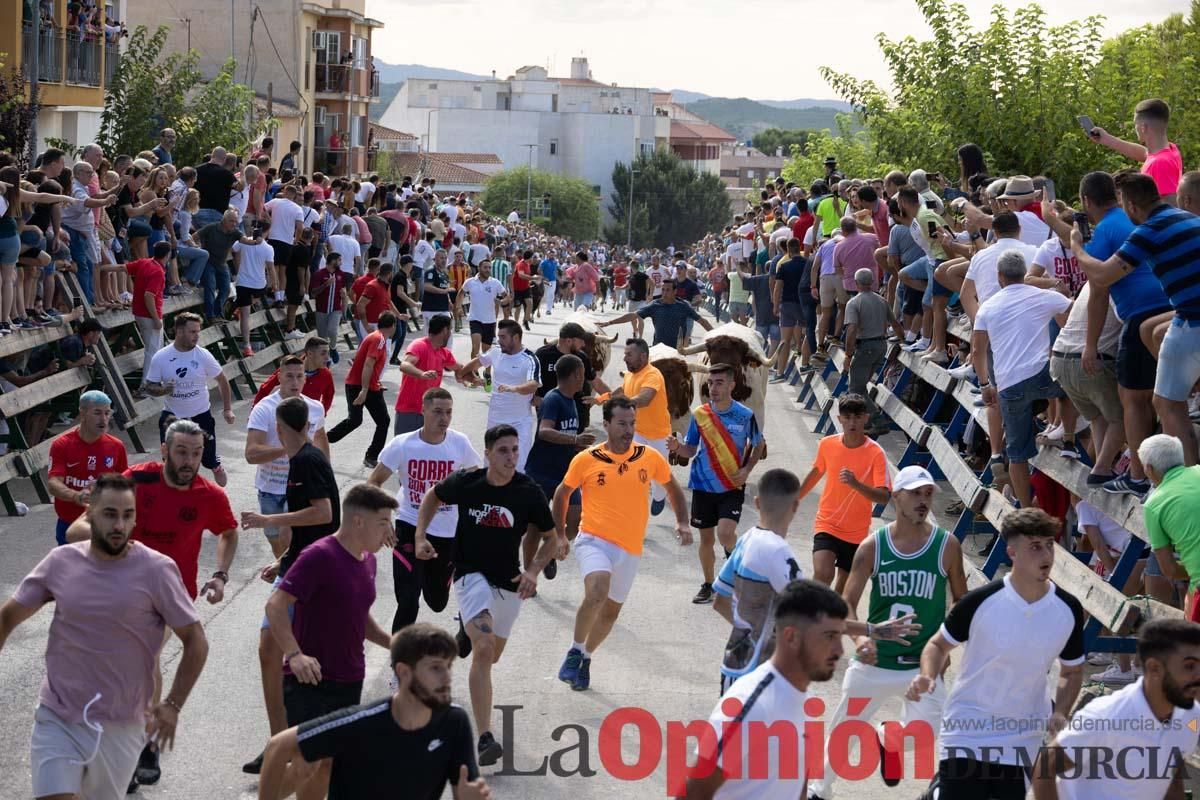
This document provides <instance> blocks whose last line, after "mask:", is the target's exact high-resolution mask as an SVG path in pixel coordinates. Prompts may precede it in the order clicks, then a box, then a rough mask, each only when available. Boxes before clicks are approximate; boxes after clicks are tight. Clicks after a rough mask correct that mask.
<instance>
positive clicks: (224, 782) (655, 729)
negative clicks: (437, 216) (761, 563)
mask: <svg viewBox="0 0 1200 800" xmlns="http://www.w3.org/2000/svg"><path fill="white" fill-rule="evenodd" d="M563 316H565V311H564V310H562V308H561V306H560V307H559V309H558V310H556V318H552V319H550V320H545V319H543V320H540V321H535V324H534V330H533V331H532V332H531V333H529V334H527V338H526V345H527V346H528V347H530V348H531V349H532V348H536V347H537V346H540V345H541V344H542V343H543V340H544V339H545V338H547V337H550V336H554V335H555V333H556V331H557V322H558V321H560V320H561V319H562V318H563ZM627 332H628V327H627V326H626V327H625V329H624V330H622V336H624V335H627ZM454 349H455V352H456V354H457V355H458V356H459V357H460V358H464V357H465V356H466V355H467V354H468V352H469V341H468V339H467V337H466V336H465V335H459V336H456V337H455V340H454ZM346 365H347V362H346V360H345V359H343V361H342V363H341V365H340V366H339V367H338V368H335V376H336V378H337V379H338V380H339V382H340V379H341V377H342V375H344V373H345V370H346ZM621 368H623V365H622V364H621V362H620V358H619V353H618V355H617V357H616V358H615V360H614V363H613V364H611V365H610V366H609V369H608V372H607V373H606V376H605V377H606V378H607V379H609V380H610V381H616V380H617V374H618V371H619V369H621ZM386 377H387V382H388V384H389V387H390V388H389V389H388V396H389V398H392V399H394V397H395V386H396V384H397V382H398V379H399V373H398V371H397V370H396V369H394V368H389V370H388V372H387V373H386ZM446 385H447V386H448V388H449V389H450V390H451V392H452V393H453V395H454V397H455V403H456V406H455V423H454V427H455V428H457V429H458V430H461V431H462V432H464V433H466V434H467V435H469V436H470V437H471V438H472V440H473V441H475V442H476V443H477V445H478V447H479V448H480V449H482V439H483V432H484V421H485V419H486V407H485V406H486V403H487V400H488V395H486V394H484V393H483V391H482V390H481V389H477V390H470V389H466V388H464V387H459V386H458V385H457V384H455V382H454V381H453V379H452V378H449V379H448V380H447V383H446ZM793 395H794V392H793V391H792V390H790V389H788V390H786V391H785V389H784V388H783V387H779V386H772V387H771V388H770V391H769V397H768V402H767V420H766V425H765V428H766V434H767V437H768V440H769V442H770V455H769V458H768V459H767V461H765V462H764V463H763V465H762V466H760V470H762V469H766V468H768V467H786V468H789V469H791V470H793V471H795V472H797V473H799V474H800V475H801V476H802V475H803V474H804V473H805V472H806V471H807V469H808V468H809V466H810V465H811V461H812V457H813V455H814V453H815V448H816V441H817V439H816V437H815V436H814V435H813V434H811V433H810V430H811V423H812V418H811V415H809V414H806V413H804V412H802V411H799V410H798V406H797V405H796V404H795V403H794V402H793V400H792V397H793ZM344 403H345V400H344V397H343V395H342V393H341V392H340V390H339V392H338V396H337V399H336V401H335V405H334V409H333V411H332V412H331V414H330V424H333V423H336V422H337V421H338V420H340V419H342V417H343V416H344V415H345V406H344ZM236 412H237V417H238V418H237V421H236V423H235V424H234V425H232V426H226V425H224V423H223V421H222V420H218V423H217V424H218V426H219V427H218V436H219V441H220V452H221V455H222V458H223V459H224V460H225V463H226V465H227V468H228V470H229V476H230V480H229V487H228V489H227V491H228V492H229V496H230V499H231V501H232V504H233V507H234V510H235V512H240V511H242V510H247V509H253V510H257V499H256V495H255V492H254V489H253V468H252V467H250V466H248V465H247V464H245V462H244V461H243V460H242V458H241V454H242V448H243V445H244V442H245V424H246V419H247V415H248V407H247V405H246V404H245V403H242V404H239V405H238V406H237V407H236ZM370 433H371V424H370V421H369V418H368V421H367V424H366V425H364V426H363V427H362V428H360V429H359V430H358V431H356V432H355V433H354V434H352V435H351V436H350V437H348V438H347V439H345V440H343V441H342V442H340V443H338V444H337V445H335V446H334V448H333V460H334V469H335V471H336V472H337V475H338V478H339V480H340V482H341V484H342V486H343V487H349V486H350V485H352V484H354V483H356V482H358V481H362V480H364V479H365V477H366V475H367V470H366V468H365V467H363V465H362V463H361V454H362V453H363V452H364V451H365V449H366V446H367V443H368V441H369V437H370ZM893 438H894V437H893ZM137 460H140V459H137ZM676 477H677V478H678V479H680V480H681V481H686V471H685V470H684V469H682V468H676ZM753 493H754V484H753V481H752V482H751V485H750V491H749V494H750V495H753ZM25 499H26V500H27V501H28V498H25ZM815 512H816V495H815V494H814V495H813V496H810V497H809V498H806V499H805V500H804V501H803V503H802V505H801V508H800V513H799V515H798V516H797V517H796V520H795V523H794V525H793V529H792V535H791V537H790V539H791V543H792V545H793V547H794V549H795V550H796V552H797V553H798V554H799V560H800V563H801V565H802V566H803V567H804V568H805V569H806V570H807V571H810V574H811V562H812V559H811V539H812V530H811V528H812V520H813V517H814V514H815ZM744 514H745V516H744V518H743V523H742V529H745V528H747V527H749V526H750V525H752V524H753V523H754V522H755V521H756V518H755V513H754V506H753V502H752V500H751V498H750V497H748V498H747V502H746V509H745V512H744ZM672 520H673V517H672V515H671V514H670V512H669V511H668V512H667V513H664V514H663V515H662V516H660V517H657V518H653V519H652V520H651V525H650V529H649V531H648V533H647V543H646V550H645V557H644V559H643V562H642V564H641V568H640V572H639V575H638V578H637V582H636V584H635V585H634V588H633V592H632V594H631V595H630V597H629V600H628V602H627V604H626V607H625V610H624V612H623V613H622V616H621V618H620V620H619V621H618V623H617V625H616V627H615V629H614V630H613V632H612V635H611V636H610V638H609V639H608V641H607V642H605V644H604V646H603V648H602V649H601V650H600V651H599V652H598V654H597V655H596V657H595V659H594V661H593V665H592V689H591V691H588V692H572V691H570V690H569V689H568V688H567V687H566V686H565V685H564V684H562V683H560V682H559V681H558V680H556V677H555V675H556V672H557V670H558V666H559V663H560V661H561V659H562V657H563V655H564V653H565V652H566V650H567V648H568V647H569V646H570V642H571V626H572V623H573V619H574V612H575V609H576V606H577V604H578V602H579V600H580V598H581V596H582V583H581V581H580V579H579V572H578V569H577V565H576V563H575V561H574V560H573V559H568V560H567V561H566V562H564V563H562V564H561V565H560V568H559V574H558V577H557V579H556V580H554V581H552V582H546V581H542V582H541V586H540V590H539V591H540V594H539V596H538V597H537V598H536V599H533V600H531V601H529V602H527V603H526V605H525V607H524V609H523V611H522V615H521V617H520V619H519V620H518V622H517V625H516V628H515V630H514V633H513V636H512V638H511V640H510V642H509V645H508V648H507V650H506V651H505V653H504V656H503V659H502V660H501V661H500V663H499V664H498V665H497V666H496V668H495V670H494V673H493V674H494V678H495V703H496V704H497V705H498V706H506V707H508V708H509V710H508V712H507V714H506V715H505V716H504V717H503V720H502V717H501V713H500V712H499V711H497V714H496V719H495V722H496V725H495V727H496V730H497V731H498V732H500V733H501V734H502V736H501V739H502V741H503V743H504V745H505V747H506V750H507V753H508V754H509V755H508V756H506V759H505V761H504V762H502V765H501V766H502V767H503V769H501V770H497V769H496V768H494V767H493V768H489V769H487V770H485V775H486V777H487V779H488V782H489V783H490V784H491V786H492V787H493V790H494V794H495V796H497V797H509V798H531V799H532V798H566V797H571V798H573V800H585V798H610V797H614V796H620V797H627V798H661V797H664V796H666V779H667V768H666V764H667V761H668V749H669V748H670V747H672V746H673V745H672V743H673V741H674V740H673V739H672V738H671V737H669V736H667V726H668V723H670V722H687V721H691V720H702V719H705V718H706V717H707V716H708V714H709V713H710V712H711V710H712V708H713V706H714V704H715V702H716V700H717V697H718V688H719V684H718V678H719V673H718V664H719V661H720V658H721V654H722V649H723V645H724V642H725V638H726V636H727V634H728V628H727V626H726V624H725V623H724V622H723V621H722V620H721V619H720V618H719V617H718V615H717V614H716V613H714V612H713V611H712V609H711V606H696V605H693V604H692V603H691V598H692V595H693V594H694V593H695V591H696V589H697V587H698V584H699V583H700V570H699V564H698V561H697V556H696V546H695V545H693V546H691V547H686V548H681V547H680V546H679V545H677V544H676V543H675V540H674V537H673V535H672V524H673V523H672ZM53 531H54V514H53V510H52V508H51V507H49V506H36V507H35V508H33V510H32V511H31V512H30V514H29V515H28V516H26V517H24V518H19V519H17V518H3V519H0V535H2V536H3V541H4V543H5V557H4V558H3V559H0V595H3V596H4V597H7V596H8V595H10V594H11V592H12V590H13V588H14V587H15V586H16V584H17V582H18V581H19V580H20V579H21V577H22V576H23V575H24V574H25V573H26V572H27V571H28V570H29V569H30V568H31V567H33V565H34V564H36V563H37V561H38V560H39V559H40V558H41V557H42V556H43V555H44V554H45V553H46V552H47V550H48V549H49V548H50V547H51V546H52V544H53ZM214 551H215V548H214V545H213V537H206V541H205V545H204V550H203V553H202V555H201V559H200V564H201V574H202V575H207V574H209V572H210V571H211V570H212V568H213V564H214V559H215V552H214ZM269 560H270V549H269V547H268V546H267V543H266V541H265V540H264V539H263V537H262V535H261V534H260V533H259V532H257V531H252V532H249V533H246V534H244V535H243V536H242V538H241V541H240V544H239V548H238V554H237V558H236V560H235V562H234V566H233V570H232V571H231V582H230V585H229V589H228V590H227V592H226V597H225V600H224V601H223V602H222V603H221V604H219V605H217V606H210V605H208V604H207V603H205V602H203V601H201V602H200V606H199V611H200V615H201V618H202V619H203V621H204V625H205V629H206V632H207V635H208V639H209V643H210V648H211V649H210V654H209V659H208V664H207V666H206V667H205V669H204V673H203V675H202V676H201V678H200V681H199V683H198V684H197V686H196V689H195V691H194V692H193V693H192V696H191V698H190V700H189V702H188V704H187V706H186V708H185V710H184V713H183V714H182V716H181V719H180V729H179V734H178V738H177V740H176V747H175V750H174V752H172V753H170V754H167V755H166V756H165V757H164V759H163V777H162V780H161V781H160V783H159V784H158V785H156V786H154V787H142V788H141V790H140V795H141V796H143V797H147V798H171V799H172V800H174V799H175V798H179V799H180V800H183V799H190V798H205V799H206V800H207V799H209V798H221V799H224V798H252V797H255V796H256V781H255V780H254V778H253V777H252V776H247V775H244V774H242V772H241V769H240V766H241V764H242V763H243V762H244V761H246V760H248V759H250V758H252V757H253V756H254V755H255V754H257V753H258V752H259V750H260V749H261V747H262V746H263V744H264V743H265V740H266V737H267V725H266V718H265V714H264V711H263V703H262V697H261V690H260V685H259V670H258V660H257V642H258V631H259V623H260V620H261V618H262V614H263V605H264V602H265V601H266V598H267V594H268V589H269V587H268V586H267V584H265V583H263V582H262V581H260V580H258V579H257V578H256V577H255V575H256V572H257V570H258V569H259V568H260V567H261V566H263V565H264V564H266V563H267V562H268V561H269ZM387 561H389V559H386V558H381V559H380V563H381V565H382V564H385V563H387ZM391 582H392V581H391V575H390V574H389V568H387V567H383V568H381V569H380V572H379V579H378V599H377V601H376V603H375V606H374V609H373V614H374V616H375V618H376V620H378V621H379V623H380V624H381V625H383V626H384V627H385V628H386V627H388V626H389V625H390V620H391V616H392V612H393V610H394V601H393V599H392V587H391ZM455 611H456V608H455V603H454V599H453V595H452V596H451V600H450V606H449V607H448V608H447V609H446V610H445V612H443V613H442V614H436V615H435V614H432V613H430V612H428V611H426V610H424V609H423V610H422V613H421V617H420V618H421V619H422V620H426V621H433V622H437V623H440V624H443V625H445V626H447V628H450V627H451V626H452V625H453V618H454V613H455ZM863 611H865V608H864V609H863ZM51 616H52V614H51V610H50V609H44V610H42V611H41V612H40V613H39V614H38V615H37V616H35V617H34V618H33V619H31V620H30V621H29V622H27V623H26V624H24V625H23V626H22V627H21V628H19V629H18V630H17V631H16V632H15V633H14V634H13V636H12V637H11V638H10V639H9V641H8V643H7V645H6V646H5V648H4V650H3V652H0V686H3V687H4V691H3V692H0V798H14V799H15V798H21V797H28V796H29V786H30V784H29V731H30V727H31V725H32V717H33V711H34V707H35V704H36V698H37V692H38V687H39V684H40V682H41V679H42V674H43V671H44V668H43V661H42V656H43V650H44V647H45V641H46V635H47V628H48V626H49V624H50V620H51ZM846 646H847V648H850V643H849V641H848V640H847V641H846ZM177 658H178V645H174V646H169V647H168V649H167V651H166V653H165V654H164V663H165V667H166V669H167V671H168V672H169V673H170V672H171V671H173V668H174V666H175V663H176V660H177ZM367 663H368V677H367V681H366V686H365V689H364V698H366V699H372V698H375V697H379V696H383V695H385V694H386V693H387V676H388V668H387V663H386V654H385V652H384V651H383V650H382V649H380V648H376V647H373V646H371V647H369V649H368V651H367ZM843 667H844V662H843ZM168 680H169V678H168ZM840 682H841V669H839V671H838V674H837V675H836V676H835V677H834V680H832V681H830V682H828V683H824V684H814V685H813V686H812V687H810V692H811V693H812V694H814V695H816V696H818V697H820V698H822V699H823V700H824V701H825V703H826V706H827V707H832V706H833V705H836V702H837V699H838V695H839V693H840ZM454 692H455V696H456V700H457V701H458V702H460V703H462V704H463V705H467V703H468V694H467V670H466V668H465V665H460V666H459V667H458V668H457V669H456V670H455V678H454ZM621 708H633V709H642V710H644V711H642V712H632V714H633V716H637V717H639V718H640V719H642V721H643V723H644V725H643V727H642V728H641V730H642V733H643V735H644V738H641V740H640V742H639V737H638V736H637V735H636V733H635V731H636V730H637V729H635V728H633V727H626V728H625V729H624V735H623V736H621V734H620V733H619V732H618V733H617V736H619V737H620V739H619V741H620V747H619V753H620V755H621V757H622V759H623V762H624V766H623V765H622V764H621V763H617V758H616V756H617V753H618V748H617V747H616V746H615V745H616V743H617V739H616V738H615V737H614V736H613V735H612V729H611V728H604V727H603V724H604V722H605V720H606V718H609V719H610V724H611V721H612V718H610V715H611V714H613V712H614V711H616V710H617V709H621ZM898 710H899V704H898V703H892V704H889V705H888V706H885V713H887V712H898ZM629 715H630V712H626V716H629ZM672 727H674V726H672ZM602 731H603V732H604V733H602ZM602 740H607V741H608V744H607V745H602ZM635 764H640V766H639V767H638V768H633V765H635ZM619 775H624V776H625V779H622V778H621V777H618V776H619ZM840 786H841V788H842V793H841V795H840V796H842V797H847V796H849V797H856V798H863V800H875V799H876V798H885V797H886V798H911V797H915V796H917V795H918V794H919V793H920V790H921V789H922V788H923V786H924V782H916V781H905V782H904V783H903V784H901V787H900V788H897V789H887V788H885V787H884V785H883V783H882V781H881V780H880V779H879V778H878V777H877V776H871V777H869V778H867V779H866V780H864V781H861V782H860V783H858V784H857V785H855V786H854V787H853V788H852V789H851V788H850V787H847V786H846V784H841V785H840ZM448 796H449V793H448V792H447V797H448Z"/></svg>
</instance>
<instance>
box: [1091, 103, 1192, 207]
mask: <svg viewBox="0 0 1200 800" xmlns="http://www.w3.org/2000/svg"><path fill="white" fill-rule="evenodd" d="M1170 119H1171V107H1170V106H1168V105H1167V104H1166V103H1165V102H1164V101H1162V100H1158V99H1156V98H1153V99H1150V100H1143V101H1142V102H1140V103H1138V104H1137V105H1136V106H1134V108H1133V129H1134V131H1135V132H1136V134H1137V141H1136V142H1127V141H1125V140H1124V139H1118V138H1117V137H1116V136H1113V135H1112V134H1111V133H1109V132H1108V131H1106V130H1104V128H1101V127H1098V126H1096V125H1093V124H1092V120H1091V117H1087V116H1081V117H1079V124H1080V126H1082V127H1083V130H1084V133H1086V134H1087V136H1088V138H1089V139H1091V140H1092V141H1093V142H1095V143H1096V144H1101V145H1104V146H1105V147H1107V148H1109V149H1110V150H1115V151H1117V152H1118V153H1120V154H1121V155H1123V156H1125V157H1126V158H1128V159H1130V160H1132V161H1138V162H1140V163H1141V165H1142V173H1143V174H1145V175H1149V176H1150V177H1151V178H1153V179H1154V185H1155V186H1157V187H1158V193H1159V195H1160V196H1161V197H1162V201H1163V202H1164V203H1169V204H1171V205H1176V193H1177V192H1178V191H1179V181H1180V180H1181V179H1182V178H1183V156H1181V155H1180V153H1179V148H1178V147H1177V146H1176V145H1175V143H1174V142H1171V141H1169V140H1168V139H1167V123H1168V122H1169V121H1170Z"/></svg>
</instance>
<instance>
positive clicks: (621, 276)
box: [613, 264, 629, 289]
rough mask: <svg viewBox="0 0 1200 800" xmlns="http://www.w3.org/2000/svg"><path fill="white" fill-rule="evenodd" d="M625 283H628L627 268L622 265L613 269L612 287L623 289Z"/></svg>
mask: <svg viewBox="0 0 1200 800" xmlns="http://www.w3.org/2000/svg"><path fill="white" fill-rule="evenodd" d="M627 283H629V267H627V266H625V265H624V264H618V265H617V266H615V267H613V286H614V287H616V288H618V289H624V288H625V284H627Z"/></svg>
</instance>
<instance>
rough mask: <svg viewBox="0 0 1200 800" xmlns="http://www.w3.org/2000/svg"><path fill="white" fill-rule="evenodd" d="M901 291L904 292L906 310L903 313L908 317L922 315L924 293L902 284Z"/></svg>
mask: <svg viewBox="0 0 1200 800" xmlns="http://www.w3.org/2000/svg"><path fill="white" fill-rule="evenodd" d="M900 290H901V291H902V292H904V308H903V309H902V311H901V313H903V314H904V315H905V316H908V317H915V316H916V315H917V314H920V313H921V298H922V293H921V292H920V291H919V290H917V289H913V288H911V287H909V286H905V285H904V284H900Z"/></svg>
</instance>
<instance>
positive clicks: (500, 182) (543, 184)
mask: <svg viewBox="0 0 1200 800" xmlns="http://www.w3.org/2000/svg"><path fill="white" fill-rule="evenodd" d="M527 191H528V192H529V193H530V195H531V196H532V197H533V198H535V199H536V198H544V197H546V196H547V195H549V203H550V216H549V217H548V218H538V219H535V220H533V221H534V222H536V223H537V224H539V225H541V226H542V227H544V228H545V229H546V231H547V232H548V233H551V234H554V235H555V236H566V237H569V238H571V239H575V240H577V241H587V240H589V239H595V238H596V235H597V233H598V232H599V230H600V202H599V199H598V198H597V197H596V192H595V190H594V189H593V188H592V186H591V184H589V183H588V182H587V181H585V180H581V179H579V178H571V177H568V176H566V175H558V174H556V173H553V172H546V171H544V170H539V169H535V170H533V174H532V177H531V176H530V172H529V168H528V167H517V168H516V169H508V170H504V171H502V172H497V173H496V174H495V175H493V176H491V177H490V178H488V181H487V184H486V185H485V186H484V190H483V208H484V210H485V211H487V212H488V213H489V214H495V215H496V216H499V217H504V216H507V215H508V212H510V211H512V210H513V209H514V208H516V209H519V211H520V213H521V216H522V217H524V216H525V208H526V199H527Z"/></svg>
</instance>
